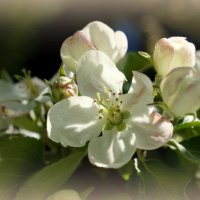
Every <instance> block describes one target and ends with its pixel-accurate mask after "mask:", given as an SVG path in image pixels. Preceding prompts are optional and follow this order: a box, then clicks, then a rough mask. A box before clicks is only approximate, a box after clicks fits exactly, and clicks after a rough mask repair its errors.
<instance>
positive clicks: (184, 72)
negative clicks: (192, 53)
mask: <svg viewBox="0 0 200 200" xmlns="http://www.w3.org/2000/svg"><path fill="white" fill-rule="evenodd" d="M160 90H161V92H162V97H163V101H164V102H165V103H166V104H167V106H168V107H169V109H170V111H171V112H172V113H173V114H174V115H175V116H178V117H183V116H184V115H185V114H189V113H194V112H196V111H197V110H198V109H199V108H200V73H198V72H197V71H196V70H194V69H193V68H191V67H179V68H176V69H173V70H172V71H171V72H170V73H169V74H168V75H167V76H166V77H165V78H164V79H163V80H162V82H161V84H160Z"/></svg>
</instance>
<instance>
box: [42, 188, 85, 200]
mask: <svg viewBox="0 0 200 200" xmlns="http://www.w3.org/2000/svg"><path fill="white" fill-rule="evenodd" d="M46 200H81V197H80V195H79V194H78V193H77V192H76V191H75V190H69V189H65V190H60V191H58V192H56V193H54V194H52V195H51V196H49V197H48V198H47V199H46Z"/></svg>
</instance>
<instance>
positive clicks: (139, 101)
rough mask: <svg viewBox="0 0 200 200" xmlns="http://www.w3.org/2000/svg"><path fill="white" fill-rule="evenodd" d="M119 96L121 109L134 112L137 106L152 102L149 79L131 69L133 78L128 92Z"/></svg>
mask: <svg viewBox="0 0 200 200" xmlns="http://www.w3.org/2000/svg"><path fill="white" fill-rule="evenodd" d="M120 98H121V100H122V101H123V104H122V109H123V110H129V111H130V112H134V113H135V110H138V108H140V107H145V106H146V105H147V104H150V103H153V87H152V82H151V80H150V79H149V78H148V77H147V76H146V75H145V74H142V73H140V72H136V71H133V79H132V84H131V87H130V89H129V92H128V93H127V94H124V95H122V96H121V97H120Z"/></svg>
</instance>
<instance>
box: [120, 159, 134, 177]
mask: <svg viewBox="0 0 200 200" xmlns="http://www.w3.org/2000/svg"><path fill="white" fill-rule="evenodd" d="M133 170H134V161H133V160H130V161H129V162H128V163H127V164H126V165H124V166H123V167H121V168H120V169H119V170H118V172H119V174H120V175H121V177H122V178H123V179H124V180H125V181H128V180H129V179H130V177H131V175H132V173H133Z"/></svg>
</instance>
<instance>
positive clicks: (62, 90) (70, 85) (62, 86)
mask: <svg viewBox="0 0 200 200" xmlns="http://www.w3.org/2000/svg"><path fill="white" fill-rule="evenodd" d="M51 89H52V97H53V99H54V100H55V101H56V102H58V101H60V100H62V99H66V98H69V97H71V96H77V95H78V87H77V85H76V83H75V81H74V80H73V79H70V78H68V77H66V76H59V77H58V79H57V80H56V81H55V82H54V83H53V85H52V87H51Z"/></svg>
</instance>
